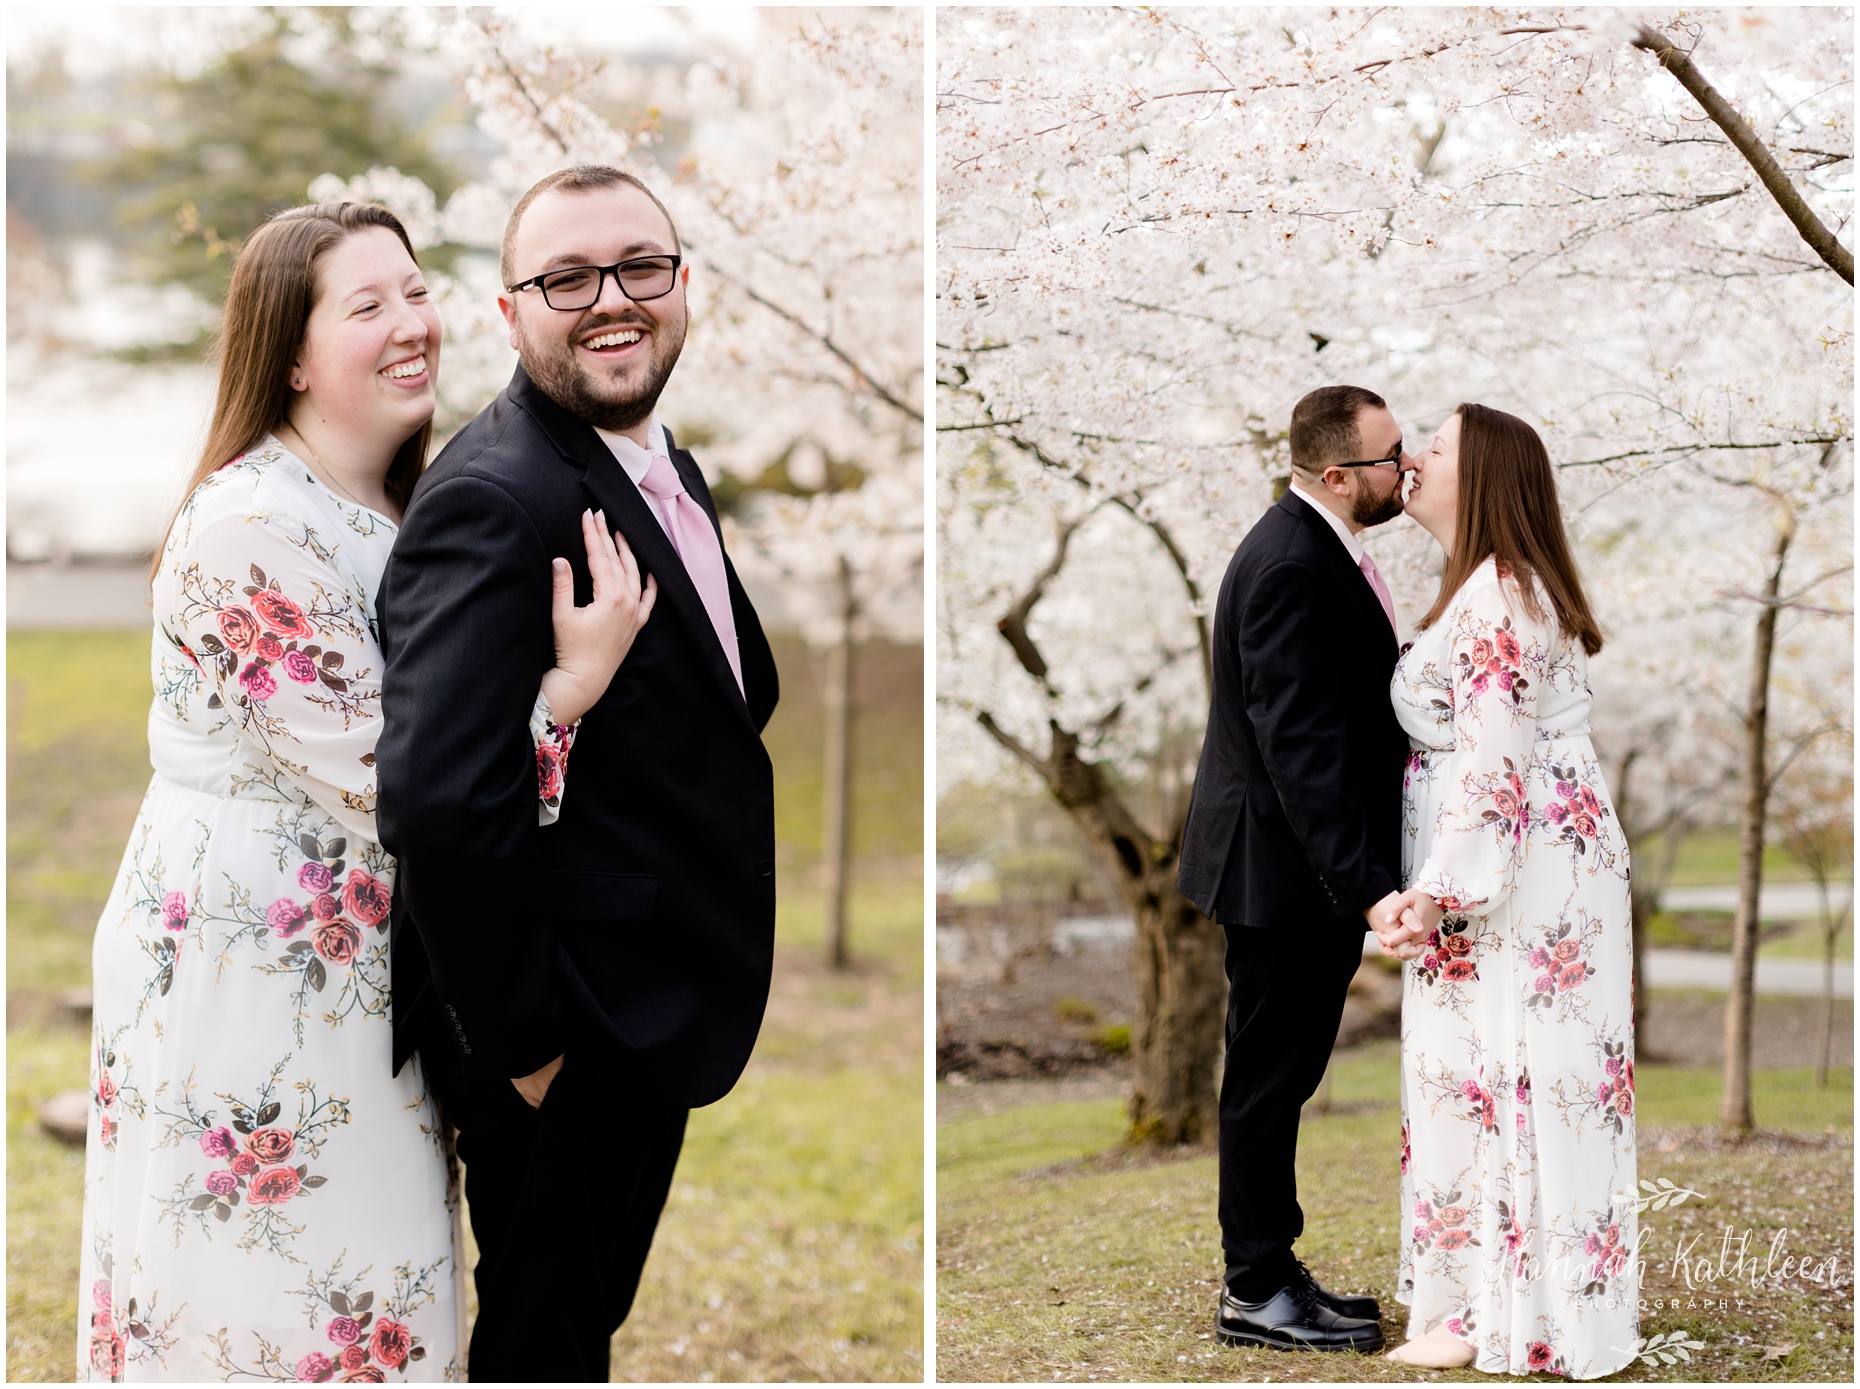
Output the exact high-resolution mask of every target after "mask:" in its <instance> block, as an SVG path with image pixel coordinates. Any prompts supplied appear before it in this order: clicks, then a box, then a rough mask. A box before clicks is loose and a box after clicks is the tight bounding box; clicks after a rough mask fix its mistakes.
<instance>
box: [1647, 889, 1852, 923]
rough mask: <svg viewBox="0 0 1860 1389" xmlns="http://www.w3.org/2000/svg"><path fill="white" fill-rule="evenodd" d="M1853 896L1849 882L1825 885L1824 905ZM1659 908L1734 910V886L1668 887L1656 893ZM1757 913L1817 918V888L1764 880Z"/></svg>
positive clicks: (1834, 904) (1836, 906)
mask: <svg viewBox="0 0 1860 1389" xmlns="http://www.w3.org/2000/svg"><path fill="white" fill-rule="evenodd" d="M1853 895H1854V885H1853V884H1852V883H1851V882H1845V883H1829V884H1828V906H1829V907H1830V908H1831V909H1833V910H1834V911H1837V912H1838V911H1840V910H1841V909H1842V908H1843V907H1845V906H1846V905H1847V904H1848V903H1849V902H1850V901H1852V900H1853ZM1660 907H1661V910H1663V911H1669V912H1697V911H1708V912H1709V911H1718V912H1733V911H1736V910H1737V886H1736V884H1734V883H1722V884H1713V885H1710V886H1705V887H1669V888H1667V889H1666V891H1665V892H1662V893H1661V894H1660ZM1757 916H1758V917H1759V918H1760V919H1761V920H1764V921H1819V920H1820V919H1821V890H1820V889H1819V888H1817V887H1816V886H1815V885H1814V884H1813V883H1765V884H1763V895H1762V897H1760V898H1759V899H1758V903H1757Z"/></svg>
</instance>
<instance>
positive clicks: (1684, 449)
mask: <svg viewBox="0 0 1860 1389" xmlns="http://www.w3.org/2000/svg"><path fill="white" fill-rule="evenodd" d="M1850 437H1851V436H1849V435H1846V434H1827V435H1820V434H1818V435H1814V436H1812V437H1810V438H1807V439H1771V440H1769V441H1767V442H1765V443H1761V444H1740V443H1735V442H1732V441H1730V440H1725V441H1723V442H1721V443H1716V444H1672V445H1669V446H1668V447H1666V448H1659V449H1629V450H1627V452H1625V453H1611V454H1609V455H1608V456H1607V457H1605V458H1573V459H1571V460H1570V461H1569V462H1567V463H1559V464H1557V467H1559V468H1594V467H1598V466H1599V465H1601V464H1603V463H1619V462H1620V461H1621V460H1622V459H1624V458H1656V457H1661V456H1664V455H1666V454H1669V453H1717V452H1721V451H1729V450H1734V449H1781V448H1791V447H1795V446H1800V445H1805V444H1821V445H1823V446H1828V445H1833V444H1844V443H1846V442H1847V440H1848V439H1849V438H1850ZM1718 480H1719V481H1720V482H1724V483H1735V482H1736V481H1737V480H1736V479H1734V478H1719V479H1718Z"/></svg>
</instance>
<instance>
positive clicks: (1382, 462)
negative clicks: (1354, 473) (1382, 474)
mask: <svg viewBox="0 0 1860 1389" xmlns="http://www.w3.org/2000/svg"><path fill="white" fill-rule="evenodd" d="M1401 446H1402V441H1401V440H1400V439H1397V440H1396V441H1395V453H1394V455H1393V456H1392V457H1389V458H1365V459H1362V460H1360V461H1358V462H1355V463H1326V464H1325V465H1324V466H1325V467H1326V468H1386V467H1388V465H1389V464H1391V463H1400V462H1401Z"/></svg>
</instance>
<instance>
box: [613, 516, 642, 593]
mask: <svg viewBox="0 0 1860 1389" xmlns="http://www.w3.org/2000/svg"><path fill="white" fill-rule="evenodd" d="M614 555H615V558H616V560H617V561H618V562H619V565H620V572H621V574H622V575H623V576H624V578H625V583H626V591H627V592H628V593H631V594H637V593H638V592H639V561H638V560H636V559H634V558H633V547H632V546H631V545H629V544H627V543H626V537H625V536H624V535H622V534H620V532H619V531H615V532H614Z"/></svg>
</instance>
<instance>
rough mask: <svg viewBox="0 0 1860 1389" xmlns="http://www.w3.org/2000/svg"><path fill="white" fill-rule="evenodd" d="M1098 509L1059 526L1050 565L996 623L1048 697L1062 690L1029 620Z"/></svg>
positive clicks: (1003, 638) (1035, 576) (997, 628)
mask: <svg viewBox="0 0 1860 1389" xmlns="http://www.w3.org/2000/svg"><path fill="white" fill-rule="evenodd" d="M1096 510H1097V508H1096V507H1093V508H1092V510H1091V511H1088V512H1086V513H1085V515H1084V516H1080V517H1078V518H1077V519H1075V520H1072V521H1068V522H1066V523H1065V524H1064V525H1062V526H1060V527H1059V531H1058V536H1057V544H1056V545H1055V546H1054V547H1053V558H1052V561H1051V562H1050V563H1048V564H1047V566H1046V568H1044V569H1042V570H1041V571H1040V572H1039V573H1038V574H1036V575H1034V577H1033V582H1032V583H1031V584H1029V585H1028V586H1027V591H1026V592H1025V593H1023V594H1021V596H1020V599H1019V601H1017V602H1016V603H1015V604H1014V606H1013V607H1011V608H1009V609H1008V611H1007V614H1006V615H1005V616H1004V617H1003V618H1002V619H1001V620H1000V621H999V622H997V623H996V624H995V627H996V630H998V631H999V632H1000V633H1001V637H1002V640H1004V641H1005V642H1007V644H1008V645H1009V646H1011V647H1013V648H1014V655H1015V656H1016V657H1017V658H1018V659H1019V661H1020V664H1021V668H1022V669H1024V670H1025V671H1026V672H1027V674H1029V675H1031V676H1032V677H1033V678H1034V679H1035V680H1038V681H1039V682H1040V688H1041V689H1043V690H1044V691H1046V693H1047V694H1048V695H1049V696H1052V695H1057V694H1058V693H1059V692H1058V691H1057V690H1055V689H1054V688H1053V682H1052V681H1050V680H1048V679H1047V678H1046V671H1047V666H1046V658H1045V657H1044V656H1042V655H1041V654H1040V648H1039V647H1037V646H1035V645H1034V644H1033V638H1032V637H1030V636H1028V635H1027V619H1028V618H1029V617H1030V616H1032V614H1033V607H1034V604H1036V603H1038V602H1039V601H1040V599H1042V598H1043V597H1045V596H1046V586H1047V585H1048V584H1050V583H1052V581H1053V580H1054V579H1056V578H1058V577H1059V571H1060V570H1061V569H1062V568H1064V567H1065V563H1066V547H1067V546H1069V545H1070V544H1071V543H1072V536H1073V533H1074V532H1076V531H1077V530H1078V528H1079V527H1080V526H1082V525H1084V524H1085V522H1086V520H1087V518H1089V517H1090V516H1091V515H1092V514H1093V512H1095V511H1096Z"/></svg>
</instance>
